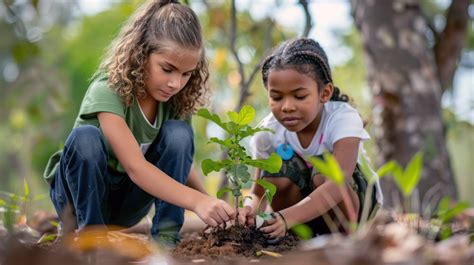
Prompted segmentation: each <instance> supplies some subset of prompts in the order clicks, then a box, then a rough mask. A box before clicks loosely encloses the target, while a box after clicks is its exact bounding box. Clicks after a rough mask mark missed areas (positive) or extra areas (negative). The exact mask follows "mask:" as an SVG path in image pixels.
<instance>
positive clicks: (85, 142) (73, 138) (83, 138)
mask: <svg viewBox="0 0 474 265" xmlns="http://www.w3.org/2000/svg"><path fill="white" fill-rule="evenodd" d="M66 149H70V150H71V151H74V152H77V154H79V155H80V156H81V158H82V159H83V160H88V159H98V158H99V156H100V155H101V154H103V153H104V151H105V146H104V144H103V140H102V134H101V132H100V130H99V128H97V127H95V126H91V125H85V126H81V127H78V128H75V129H73V130H72V132H71V134H70V135H69V137H68V139H67V141H66V144H65V150H66Z"/></svg>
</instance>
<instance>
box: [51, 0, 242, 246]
mask: <svg viewBox="0 0 474 265" xmlns="http://www.w3.org/2000/svg"><path fill="white" fill-rule="evenodd" d="M207 80H208V65H207V61H206V59H205V54H204V44H203V39H202V29H201V26H200V24H199V20H198V17H197V16H196V14H195V13H194V12H193V11H192V10H191V9H190V8H189V7H187V6H186V5H182V4H180V3H178V2H177V1H172V0H168V1H164V0H160V1H158V0H152V1H148V2H147V3H145V4H144V5H142V6H141V8H140V9H139V10H137V11H136V13H135V14H134V15H133V16H132V17H131V18H130V19H129V21H128V22H127V23H126V24H125V25H124V27H123V28H122V30H121V32H120V34H119V35H118V37H117V38H116V39H115V41H113V42H112V44H111V46H110V47H109V50H108V52H107V54H106V56H105V57H104V59H103V61H102V63H101V65H100V67H99V70H98V71H97V73H96V74H95V75H94V77H93V79H92V82H91V84H90V86H89V88H88V90H87V92H86V94H85V96H84V99H83V101H82V104H81V108H80V110H79V114H78V116H77V119H76V122H75V125H74V128H73V130H72V132H71V133H70V135H69V137H68V138H67V140H66V143H65V145H64V148H63V149H62V150H60V151H58V152H57V153H55V154H54V155H53V156H52V157H51V158H50V161H49V162H48V165H47V168H46V170H45V173H44V177H45V179H46V180H47V181H48V182H49V183H50V186H51V192H50V195H51V200H52V202H53V204H54V207H55V208H56V211H57V213H58V215H59V216H62V213H63V211H64V209H65V206H66V205H67V204H70V205H71V206H72V208H73V214H74V216H75V220H76V223H77V228H78V229H82V228H84V227H85V226H89V225H116V226H120V227H131V226H133V225H135V224H137V223H138V222H139V221H140V220H141V219H142V218H143V217H144V216H145V215H147V214H148V212H149V210H150V207H151V206H152V204H153V203H154V204H155V216H154V218H153V223H152V228H151V233H152V235H153V237H154V238H155V239H158V240H160V239H161V240H164V241H167V242H166V243H171V244H175V243H176V242H177V241H178V240H179V230H180V228H181V226H182V224H183V221H184V209H188V210H191V211H194V212H195V213H196V214H197V215H198V216H199V217H200V218H201V219H202V220H203V221H204V222H205V223H206V224H207V225H209V226H213V227H215V226H217V225H219V224H222V223H223V222H226V221H228V220H231V219H233V218H234V217H235V211H234V210H233V208H232V207H230V206H229V205H228V204H227V203H225V202H224V201H222V200H218V199H215V198H213V197H210V196H208V195H207V194H205V192H204V193H203V192H199V191H197V190H201V191H202V188H201V189H199V187H202V186H201V185H200V184H199V181H198V180H197V178H196V175H194V174H190V168H191V164H192V160H193V154H194V145H193V132H192V129H191V126H190V116H191V114H193V113H194V112H195V111H196V109H197V108H198V107H200V106H201V105H202V104H203V103H204V96H205V94H206V92H207V90H208V87H207V86H206V83H207ZM188 175H190V177H189V179H188ZM185 184H188V186H190V187H194V188H195V189H192V188H189V187H187V186H186V185H185ZM196 189H197V190H196Z"/></svg>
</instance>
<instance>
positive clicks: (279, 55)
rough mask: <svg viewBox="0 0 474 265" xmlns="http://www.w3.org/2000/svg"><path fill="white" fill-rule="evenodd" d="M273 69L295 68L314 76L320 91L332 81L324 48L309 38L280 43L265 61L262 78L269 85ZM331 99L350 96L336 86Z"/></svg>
mask: <svg viewBox="0 0 474 265" xmlns="http://www.w3.org/2000/svg"><path fill="white" fill-rule="evenodd" d="M272 69H294V70H296V71H297V72H299V73H301V74H305V75H308V76H310V77H311V78H313V79H314V80H315V81H316V83H317V84H318V89H319V92H320V91H321V89H323V87H324V86H325V85H326V84H328V83H332V82H333V81H332V76H331V68H330V67H329V62H328V58H327V56H326V53H325V52H324V50H323V48H322V47H321V46H320V45H319V43H318V42H316V41H315V40H312V39H308V38H300V39H296V40H292V41H287V42H284V43H282V44H281V45H279V46H278V47H277V48H276V49H275V50H273V52H272V54H271V55H270V56H268V57H267V58H266V59H265V61H264V62H263V66H262V79H263V84H264V86H265V87H267V85H268V74H269V72H270V70H272ZM330 100H331V101H343V102H348V101H349V97H348V96H347V95H344V94H341V91H340V90H339V88H337V87H335V86H334V90H333V93H332V96H331V99H330Z"/></svg>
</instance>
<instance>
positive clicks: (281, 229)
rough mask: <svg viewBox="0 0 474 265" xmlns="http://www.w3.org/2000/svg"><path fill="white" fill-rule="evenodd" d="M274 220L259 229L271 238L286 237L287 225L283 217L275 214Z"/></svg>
mask: <svg viewBox="0 0 474 265" xmlns="http://www.w3.org/2000/svg"><path fill="white" fill-rule="evenodd" d="M272 216H273V218H272V219H270V220H267V221H265V222H264V223H263V226H262V227H261V228H260V229H259V230H260V231H262V232H263V233H266V234H268V236H269V237H270V238H275V239H276V238H279V237H284V236H285V235H286V224H285V221H284V220H283V219H282V217H281V216H280V215H278V214H273V215H272Z"/></svg>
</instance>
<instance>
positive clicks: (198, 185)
mask: <svg viewBox="0 0 474 265" xmlns="http://www.w3.org/2000/svg"><path fill="white" fill-rule="evenodd" d="M186 186H188V187H190V188H192V189H195V190H197V191H199V192H201V193H203V194H206V195H208V193H207V191H206V189H205V188H204V185H203V184H202V181H201V179H200V178H199V174H198V173H197V172H196V170H194V168H191V171H189V177H188V182H186Z"/></svg>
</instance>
